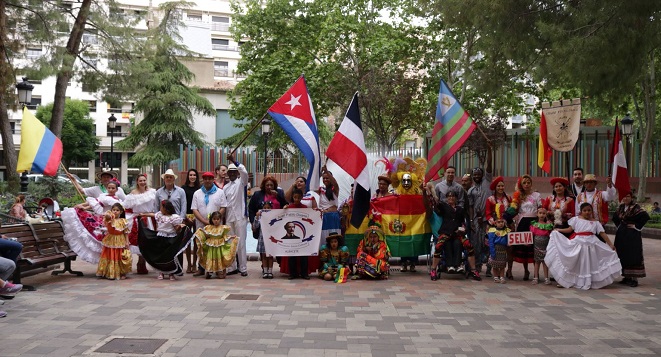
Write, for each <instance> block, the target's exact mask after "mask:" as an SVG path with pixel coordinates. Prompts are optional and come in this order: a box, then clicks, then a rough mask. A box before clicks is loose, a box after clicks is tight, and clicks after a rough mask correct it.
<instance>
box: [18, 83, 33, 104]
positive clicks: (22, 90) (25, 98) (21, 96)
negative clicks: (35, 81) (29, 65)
mask: <svg viewBox="0 0 661 357" xmlns="http://www.w3.org/2000/svg"><path fill="white" fill-rule="evenodd" d="M33 89H34V86H33V85H32V84H30V82H28V77H23V82H20V83H16V90H17V91H18V102H19V103H20V104H23V106H26V105H28V104H30V103H32V90H33Z"/></svg>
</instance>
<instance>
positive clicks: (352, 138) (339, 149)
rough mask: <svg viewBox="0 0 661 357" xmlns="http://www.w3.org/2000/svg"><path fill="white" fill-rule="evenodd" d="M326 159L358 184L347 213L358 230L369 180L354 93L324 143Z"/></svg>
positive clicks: (367, 200) (366, 208)
mask: <svg viewBox="0 0 661 357" xmlns="http://www.w3.org/2000/svg"><path fill="white" fill-rule="evenodd" d="M326 157H328V158H329V159H330V160H333V162H335V163H336V164H337V165H338V166H340V167H341V168H342V169H343V170H344V171H345V172H346V173H348V174H349V175H351V177H353V178H354V179H355V180H356V182H357V183H358V185H357V186H356V188H355V190H354V195H353V208H352V210H351V224H352V225H353V226H354V227H356V228H358V227H360V224H361V223H362V222H363V219H364V218H365V216H366V215H367V212H368V211H369V207H370V179H369V171H368V169H367V153H366V150H365V138H364V136H363V126H362V124H361V123H360V109H358V93H357V92H356V94H354V96H353V99H352V100H351V104H349V109H347V114H346V115H345V116H344V120H342V124H341V125H340V129H339V130H338V131H337V133H335V136H333V140H331V142H330V144H328V149H326Z"/></svg>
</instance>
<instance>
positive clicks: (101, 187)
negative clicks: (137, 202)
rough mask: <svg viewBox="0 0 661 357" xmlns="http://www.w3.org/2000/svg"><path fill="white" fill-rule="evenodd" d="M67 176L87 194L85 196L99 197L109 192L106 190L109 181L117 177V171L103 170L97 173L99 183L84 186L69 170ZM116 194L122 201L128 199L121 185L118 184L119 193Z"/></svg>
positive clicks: (79, 189)
mask: <svg viewBox="0 0 661 357" xmlns="http://www.w3.org/2000/svg"><path fill="white" fill-rule="evenodd" d="M67 176H68V177H69V179H70V180H71V183H73V184H74V186H76V188H77V189H78V191H82V192H83V193H84V194H85V196H87V197H93V198H99V196H101V194H102V193H108V191H107V190H106V186H108V183H109V182H110V181H112V180H116V179H117V173H116V172H115V171H101V172H99V173H97V174H96V180H97V181H98V182H99V184H98V185H96V186H92V187H87V188H83V187H82V186H80V184H79V183H78V181H76V179H75V178H73V177H72V176H71V175H70V174H69V173H68V172H67ZM115 196H117V198H119V200H120V201H124V200H125V199H126V194H125V193H124V190H122V188H121V187H120V186H119V185H117V193H115Z"/></svg>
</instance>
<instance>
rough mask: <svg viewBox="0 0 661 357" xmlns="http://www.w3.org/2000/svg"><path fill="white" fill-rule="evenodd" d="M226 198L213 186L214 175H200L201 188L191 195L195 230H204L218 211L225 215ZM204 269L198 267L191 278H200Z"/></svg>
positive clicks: (221, 191)
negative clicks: (210, 217)
mask: <svg viewBox="0 0 661 357" xmlns="http://www.w3.org/2000/svg"><path fill="white" fill-rule="evenodd" d="M226 207H227V198H226V197H225V192H223V189H222V188H218V186H216V185H215V184H214V174H213V173H211V172H205V173H203V174H202V187H200V189H199V190H197V191H195V193H194V194H193V202H192V203H191V210H192V211H193V214H194V215H195V228H204V226H206V225H209V216H210V215H211V213H212V212H215V211H218V212H220V214H221V215H222V216H224V215H225V213H226ZM204 274H205V271H204V269H203V268H202V267H201V266H198V271H197V273H195V274H194V275H193V276H202V275H204Z"/></svg>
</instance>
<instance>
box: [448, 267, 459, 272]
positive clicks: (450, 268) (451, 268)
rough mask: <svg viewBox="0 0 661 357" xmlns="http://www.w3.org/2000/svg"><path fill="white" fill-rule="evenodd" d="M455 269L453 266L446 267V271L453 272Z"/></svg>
mask: <svg viewBox="0 0 661 357" xmlns="http://www.w3.org/2000/svg"><path fill="white" fill-rule="evenodd" d="M455 271H457V269H455V268H454V267H448V273H454V272H455Z"/></svg>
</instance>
